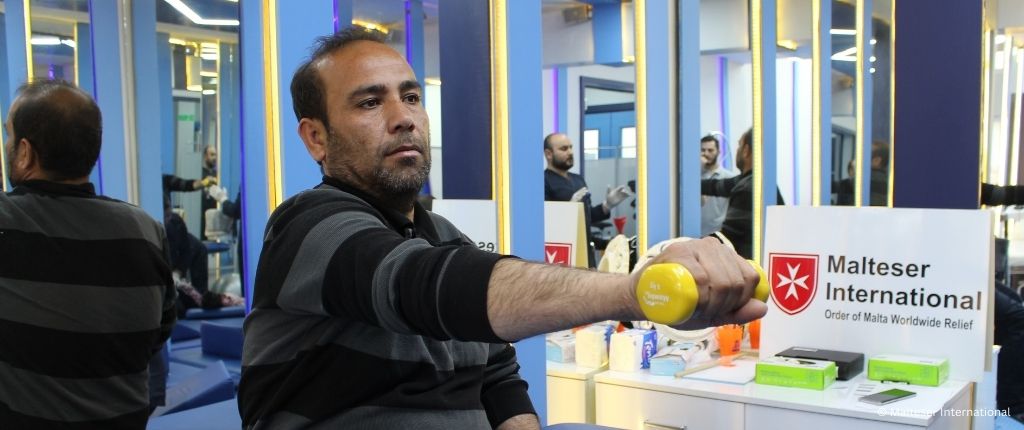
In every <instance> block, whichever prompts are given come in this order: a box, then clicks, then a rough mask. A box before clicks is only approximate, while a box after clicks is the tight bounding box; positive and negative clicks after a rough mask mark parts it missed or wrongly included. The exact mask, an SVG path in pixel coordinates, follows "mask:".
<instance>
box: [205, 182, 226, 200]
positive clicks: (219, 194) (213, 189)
mask: <svg viewBox="0 0 1024 430" xmlns="http://www.w3.org/2000/svg"><path fill="white" fill-rule="evenodd" d="M206 193H207V194H209V195H210V198H211V199H214V200H216V201H217V203H224V200H227V199H228V190H226V189H224V188H223V187H221V186H220V185H212V186H210V188H207V189H206Z"/></svg>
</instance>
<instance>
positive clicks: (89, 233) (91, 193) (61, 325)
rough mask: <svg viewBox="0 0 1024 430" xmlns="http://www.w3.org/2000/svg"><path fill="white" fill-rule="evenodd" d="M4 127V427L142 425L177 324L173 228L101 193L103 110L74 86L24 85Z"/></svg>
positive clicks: (0, 366)
mask: <svg viewBox="0 0 1024 430" xmlns="http://www.w3.org/2000/svg"><path fill="white" fill-rule="evenodd" d="M5 131H6V135H7V140H6V147H5V148H4V151H5V154H6V161H7V169H8V170H7V171H8V172H9V177H10V182H11V185H13V187H14V188H13V189H12V190H11V191H10V192H9V193H6V194H0V262H3V264H0V348H2V349H3V353H2V354H0V386H3V387H4V389H0V427H3V428H5V429H8V428H10V429H67V428H82V429H86V428H88V429H139V430H141V429H144V428H145V427H146V421H147V418H148V417H149V414H150V412H151V410H152V409H153V408H155V407H156V406H159V405H162V404H163V403H164V387H165V384H166V379H167V373H166V369H167V364H166V363H165V362H163V361H162V357H163V355H162V354H160V353H159V351H161V349H162V347H163V346H164V342H165V341H166V340H167V338H168V337H169V336H170V333H171V327H172V326H173V325H174V322H175V314H174V302H175V289H174V286H173V284H172V281H171V268H170V266H169V265H168V262H167V259H166V257H165V255H166V254H167V248H168V246H167V241H166V239H165V236H164V228H163V226H161V225H160V223H158V222H157V221H155V220H153V219H152V218H150V217H149V216H148V215H147V214H146V213H145V212H144V211H142V209H140V208H138V207H135V206H132V205H130V204H128V203H125V202H122V201H118V200H114V199H111V198H108V197H103V196H98V195H96V192H95V188H94V187H93V185H92V184H91V183H89V173H90V172H91V171H92V168H93V166H94V165H95V164H96V160H97V158H98V157H99V153H100V143H101V140H102V138H101V136H102V121H101V114H100V110H99V107H98V106H97V105H96V103H95V102H94V101H93V100H92V98H91V97H90V96H89V95H88V94H87V93H85V92H84V91H82V90H80V89H78V88H77V87H75V86H74V85H73V84H70V83H67V82H64V81H56V80H42V81H34V82H32V83H29V84H25V85H23V86H22V87H21V88H19V89H18V96H17V98H16V99H15V100H14V103H13V104H12V105H11V109H10V112H8V117H7V121H6V124H5ZM150 369H153V370H154V371H153V372H152V373H151V371H150ZM157 370H160V371H157Z"/></svg>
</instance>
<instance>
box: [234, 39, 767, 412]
mask: <svg viewBox="0 0 1024 430" xmlns="http://www.w3.org/2000/svg"><path fill="white" fill-rule="evenodd" d="M291 93H292V101H293V108H294V110H295V116H296V118H297V119H298V123H299V126H298V132H299V136H300V138H301V139H302V142H303V144H304V145H305V147H306V150H307V151H308V152H309V154H310V157H311V158H312V159H313V160H314V161H315V162H316V163H317V164H319V165H320V168H321V169H322V171H323V173H324V179H323V182H322V183H321V184H320V185H318V186H317V187H315V188H314V189H311V190H307V191H304V192H301V193H299V194H297V195H295V196H293V197H291V198H289V199H288V200H287V201H285V202H283V203H282V204H281V205H280V206H278V207H277V209H275V210H274V213H273V214H272V215H271V218H270V220H269V222H268V225H267V228H266V231H265V235H264V238H263V250H262V253H261V254H260V260H259V263H258V265H257V268H256V283H255V286H254V294H253V307H252V312H251V313H250V314H249V315H248V317H247V318H246V321H245V341H244V342H245V343H244V346H243V351H242V379H241V382H240V384H239V392H238V400H239V409H240V412H241V415H242V422H243V425H244V426H245V427H246V428H273V429H275V430H277V429H284V430H287V429H300V428H312V427H317V428H345V429H364V428H365V429H378V428H416V429H419V430H428V429H452V428H455V429H490V428H497V429H499V430H523V429H531V430H537V429H539V428H540V425H539V422H538V420H537V418H536V416H535V415H534V412H533V406H532V403H531V401H530V399H529V396H528V395H527V391H526V389H527V387H526V382H525V381H523V380H522V378H520V377H519V364H518V362H517V360H516V353H515V349H514V348H513V347H512V346H511V345H509V343H508V342H510V341H516V340H519V339H523V338H526V337H530V336H535V335H538V334H541V333H548V332H551V331H556V330H562V329H567V328H571V327H574V326H577V325H581V324H585V323H590V322H596V321H604V320H609V319H615V320H634V319H641V318H643V312H642V311H641V310H640V304H639V302H638V301H637V298H636V285H637V282H638V279H639V277H638V276H631V275H624V274H614V273H599V272H595V271H589V270H579V269H573V268H567V267H560V266H552V265H546V264H538V263H532V262H526V261H521V260H518V259H516V258H510V256H503V255H499V254H495V253H491V252H487V251H483V250H481V249H479V248H477V247H476V246H474V245H473V243H472V242H471V241H470V240H469V239H468V238H467V237H465V235H463V234H462V233H460V232H459V230H458V229H456V228H455V226H453V225H452V224H451V223H449V222H448V221H447V220H445V219H444V218H442V217H440V216H438V215H435V214H432V213H430V212H429V211H427V210H426V209H424V208H423V207H422V206H421V205H420V204H419V203H418V202H417V201H416V197H417V195H418V194H419V191H420V189H422V187H423V183H424V181H426V179H427V177H428V175H429V171H430V151H429V148H430V145H429V141H428V139H429V135H430V134H429V124H430V123H429V121H428V118H427V114H426V110H425V109H424V107H423V104H422V102H421V95H422V88H421V86H420V84H419V82H418V81H417V80H416V76H415V74H413V72H412V69H411V68H410V67H409V64H408V62H406V61H405V59H404V58H403V57H402V56H401V55H400V54H398V53H397V52H395V51H394V50H393V49H392V48H391V47H389V46H388V45H387V44H386V43H384V41H383V40H382V39H380V37H379V35H376V34H374V33H369V32H367V31H365V30H361V29H358V28H351V29H348V30H345V31H342V32H340V33H338V34H335V35H333V36H328V37H324V38H321V39H319V40H318V41H317V43H316V46H315V51H314V53H313V55H312V56H311V58H310V59H309V61H307V62H305V63H303V64H302V65H301V66H300V67H299V69H298V70H297V71H296V72H295V75H294V77H293V78H292V84H291ZM658 257H659V259H660V260H659V261H662V262H675V263H679V264H681V265H684V266H685V267H687V268H689V269H690V271H691V272H692V273H694V278H696V279H698V280H699V281H698V285H699V287H698V288H699V289H700V291H701V295H700V303H698V305H697V312H696V313H695V316H694V317H693V318H691V319H689V320H687V321H685V322H683V323H680V324H678V326H679V327H680V328H684V329H694V328H702V327H707V326H709V325H712V324H715V325H717V324H723V323H733V322H737V323H740V322H745V321H749V320H752V319H755V318H759V317H761V316H763V315H764V313H765V312H766V311H767V307H766V305H765V304H764V303H761V302H758V301H757V300H752V299H751V297H752V296H753V291H754V286H755V285H756V283H757V281H758V275H757V272H755V271H754V269H753V268H752V267H751V266H750V264H748V263H747V262H746V261H744V260H743V259H741V258H739V256H737V255H736V254H735V253H734V252H733V251H732V250H730V249H729V248H728V247H726V246H723V245H722V244H721V243H720V242H718V241H717V240H715V239H705V240H699V241H690V242H687V243H683V244H679V246H677V247H673V248H670V249H669V250H668V251H667V252H664V253H662V254H660V255H659V256H658ZM712 286H714V288H711V287H712ZM569 308H571V311H566V310H567V309H569Z"/></svg>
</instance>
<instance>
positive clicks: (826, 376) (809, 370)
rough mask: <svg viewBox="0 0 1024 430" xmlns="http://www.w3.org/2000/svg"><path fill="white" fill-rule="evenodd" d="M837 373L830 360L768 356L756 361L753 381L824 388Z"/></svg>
mask: <svg viewBox="0 0 1024 430" xmlns="http://www.w3.org/2000/svg"><path fill="white" fill-rule="evenodd" d="M838 374H839V368H838V367H836V364H835V363H833V362H831V361H823V360H807V359H803V358H786V357H769V358H766V359H764V360H759V361H758V362H757V365H756V367H755V372H754V382H757V383H758V384H764V385H779V386H782V387H795V388H808V389H812V390H824V389H825V387H828V386H829V385H832V383H833V382H835V380H836V376H838Z"/></svg>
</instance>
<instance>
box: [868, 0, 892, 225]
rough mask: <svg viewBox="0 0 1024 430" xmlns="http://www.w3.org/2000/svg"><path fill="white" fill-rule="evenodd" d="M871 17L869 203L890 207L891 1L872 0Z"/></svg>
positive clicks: (869, 59)
mask: <svg viewBox="0 0 1024 430" xmlns="http://www.w3.org/2000/svg"><path fill="white" fill-rule="evenodd" d="M873 7H874V9H873V12H874V13H873V14H872V15H873V18H872V20H871V34H872V36H871V39H870V45H871V51H870V52H871V54H870V56H869V58H868V59H867V61H868V62H867V64H868V66H867V67H869V69H868V71H869V72H870V76H871V81H872V82H871V106H870V107H869V108H868V109H869V110H868V112H869V113H870V114H871V152H870V154H865V159H866V160H870V163H871V191H870V192H871V195H870V197H869V203H870V205H871V206H892V204H891V203H890V198H889V197H890V195H891V192H890V190H892V181H891V177H892V163H890V162H889V161H890V159H891V154H892V86H891V82H892V72H893V71H892V27H891V26H892V3H891V1H886V0H880V1H875V2H874V5H873Z"/></svg>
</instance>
